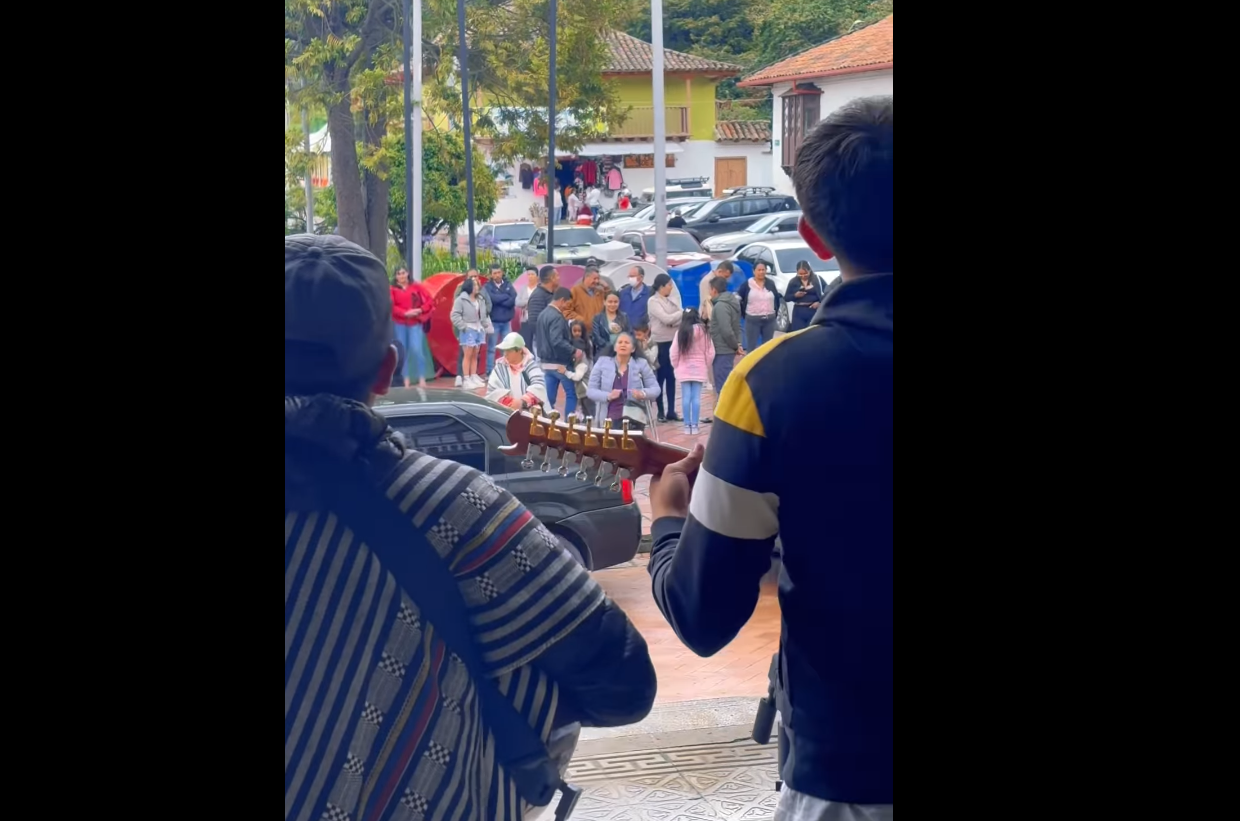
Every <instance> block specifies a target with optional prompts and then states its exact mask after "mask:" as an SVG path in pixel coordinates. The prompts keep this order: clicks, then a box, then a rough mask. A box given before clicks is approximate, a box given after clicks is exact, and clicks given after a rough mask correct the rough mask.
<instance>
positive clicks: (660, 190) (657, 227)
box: [650, 0, 687, 270]
mask: <svg viewBox="0 0 1240 821" xmlns="http://www.w3.org/2000/svg"><path fill="white" fill-rule="evenodd" d="M650 35H651V36H650V45H651V51H652V52H653V54H652V55H651V56H652V57H653V60H652V61H651V62H652V65H651V69H652V70H651V80H652V81H653V83H654V88H653V89H652V97H653V98H654V99H653V102H654V259H655V264H656V265H658V266H659V267H660V268H663V269H664V270H666V269H667V191H666V190H665V189H666V188H667V121H666V118H665V115H666V113H667V109H666V108H665V107H664V105H663V103H664V96H663V0H651V2H650ZM686 102H687V101H686Z"/></svg>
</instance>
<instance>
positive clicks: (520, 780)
mask: <svg viewBox="0 0 1240 821" xmlns="http://www.w3.org/2000/svg"><path fill="white" fill-rule="evenodd" d="M286 444H287V443H286ZM335 467H336V468H337V469H336V470H334V471H333V470H331V469H330V467H329V466H324V469H323V470H320V471H318V475H319V476H320V477H321V478H322V479H323V483H324V487H325V489H327V491H328V492H329V494H330V499H331V501H332V508H333V509H334V510H335V511H336V514H337V515H338V516H340V518H341V520H342V521H343V522H344V523H345V524H347V525H348V527H349V528H350V529H351V530H352V531H353V532H354V533H356V534H357V535H358V536H359V537H361V539H362V540H363V541H364V542H365V543H366V544H367V546H369V547H370V549H371V551H372V552H374V554H375V555H376V556H377V557H378V558H379V561H380V562H381V563H382V565H383V567H384V568H385V569H386V570H387V571H388V572H390V573H391V574H392V575H393V577H395V579H396V581H397V582H398V583H399V584H400V586H401V587H403V588H404V589H405V591H406V592H408V594H409V596H410V597H411V598H412V599H413V600H414V602H416V603H417V605H418V608H419V609H420V610H421V611H422V612H423V613H424V614H425V615H426V617H427V619H428V621H430V622H431V624H432V625H434V627H435V629H436V630H438V631H439V632H440V633H441V634H442V635H443V638H444V641H445V642H446V644H447V646H448V647H449V648H450V649H451V650H452V652H454V653H456V655H457V656H458V657H459V658H460V659H461V661H462V662H464V664H465V668H466V670H468V671H469V676H470V678H471V679H472V680H473V682H474V688H475V690H476V691H477V693H478V702H479V706H480V708H481V710H482V717H483V720H484V721H485V723H486V725H487V727H488V728H489V729H490V730H491V733H492V734H493V735H494V736H495V747H496V756H497V758H498V759H499V761H500V764H501V765H502V766H503V768H504V772H505V773H506V774H507V775H508V777H509V778H511V779H512V780H513V782H514V784H515V785H516V787H517V792H518V793H519V794H520V795H521V797H522V798H523V799H524V800H525V801H526V802H528V803H529V804H532V805H533V806H536V807H545V806H547V805H548V804H550V803H551V800H552V798H553V797H554V796H555V791H556V790H557V789H558V790H560V792H561V794H562V797H561V799H560V802H559V804H558V805H557V806H556V811H555V817H556V819H557V821H565V819H567V818H568V817H569V815H571V813H572V811H573V807H574V806H575V805H576V803H577V798H578V797H579V796H580V794H581V791H580V790H579V789H577V788H575V787H572V786H570V785H568V784H567V783H565V781H564V779H563V778H562V777H561V776H560V772H559V769H558V768H557V766H556V763H555V761H554V760H553V759H552V757H551V755H550V753H549V752H548V750H547V745H546V744H544V743H543V741H542V739H541V738H539V736H538V734H537V733H536V732H535V731H534V728H533V727H531V726H530V725H529V722H527V721H526V720H525V717H524V716H522V715H521V714H520V713H519V712H517V708H516V707H515V706H514V705H513V704H512V703H511V702H510V701H508V699H507V698H505V697H504V695H503V694H502V693H501V692H500V691H499V685H498V684H497V683H496V682H495V680H494V679H492V678H490V677H488V676H487V675H486V668H485V667H484V666H483V664H482V659H481V657H480V656H479V653H478V646H477V644H476V643H475V641H474V638H473V635H472V633H471V632H470V630H469V614H468V611H467V609H466V606H465V600H464V599H463V598H462V597H461V593H460V588H459V587H458V584H457V581H456V577H455V576H453V575H452V572H451V571H450V570H449V569H448V567H447V565H445V564H444V563H443V561H442V560H441V559H440V558H439V555H438V554H437V553H436V552H435V549H434V548H433V547H432V546H431V544H430V542H429V541H427V540H426V537H425V536H423V535H422V534H421V533H420V532H419V531H417V530H416V529H415V528H414V527H413V523H412V522H411V521H410V520H408V519H406V518H405V517H404V516H403V515H401V514H400V513H399V512H398V511H397V509H396V506H395V505H394V504H393V502H392V501H391V500H390V499H388V498H386V497H385V496H383V495H382V494H381V493H380V492H379V491H378V489H377V488H375V487H374V485H373V484H372V483H370V482H369V481H368V480H367V479H366V477H365V475H364V473H363V471H362V470H360V467H361V466H360V465H359V464H357V463H354V465H353V467H354V469H353V470H346V471H341V470H339V467H340V466H339V465H335Z"/></svg>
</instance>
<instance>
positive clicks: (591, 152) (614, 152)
mask: <svg viewBox="0 0 1240 821" xmlns="http://www.w3.org/2000/svg"><path fill="white" fill-rule="evenodd" d="M664 150H665V151H666V152H667V153H668V154H683V153H684V149H683V148H681V147H680V145H678V144H677V143H667V144H666V146H665V147H664ZM557 153H558V152H557ZM653 153H654V143H586V144H585V145H583V146H582V147H581V148H579V149H577V156H578V157H621V156H624V155H626V154H653Z"/></svg>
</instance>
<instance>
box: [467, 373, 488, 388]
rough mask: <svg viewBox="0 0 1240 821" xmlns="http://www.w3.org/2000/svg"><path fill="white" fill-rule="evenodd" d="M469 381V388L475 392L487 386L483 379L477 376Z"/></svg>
mask: <svg viewBox="0 0 1240 821" xmlns="http://www.w3.org/2000/svg"><path fill="white" fill-rule="evenodd" d="M469 379H470V382H469V387H470V388H472V389H474V390H478V388H485V387H486V386H487V383H486V382H483V381H482V379H480V378H479V377H477V376H471V377H469Z"/></svg>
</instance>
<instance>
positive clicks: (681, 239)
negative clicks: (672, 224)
mask: <svg viewBox="0 0 1240 821" xmlns="http://www.w3.org/2000/svg"><path fill="white" fill-rule="evenodd" d="M654 239H655V230H654V227H653V226H652V227H650V228H647V229H646V230H644V231H628V232H625V233H624V234H621V235H620V236H619V237H618V240H619V241H620V242H627V243H628V244H629V245H632V246H633V253H634V254H636V255H637V256H639V257H641V258H642V259H643V260H645V261H646V262H654V261H655V253H654ZM709 261H710V254H708V253H706V252H705V251H703V250H702V246H700V245H698V243H697V240H695V239H694V238H693V237H691V236H689V235H688V234H686V233H685V232H684V231H676V230H670V229H669V230H668V232H667V265H668V267H669V268H675V267H676V266H677V265H684V264H685V263H687V262H709Z"/></svg>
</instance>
